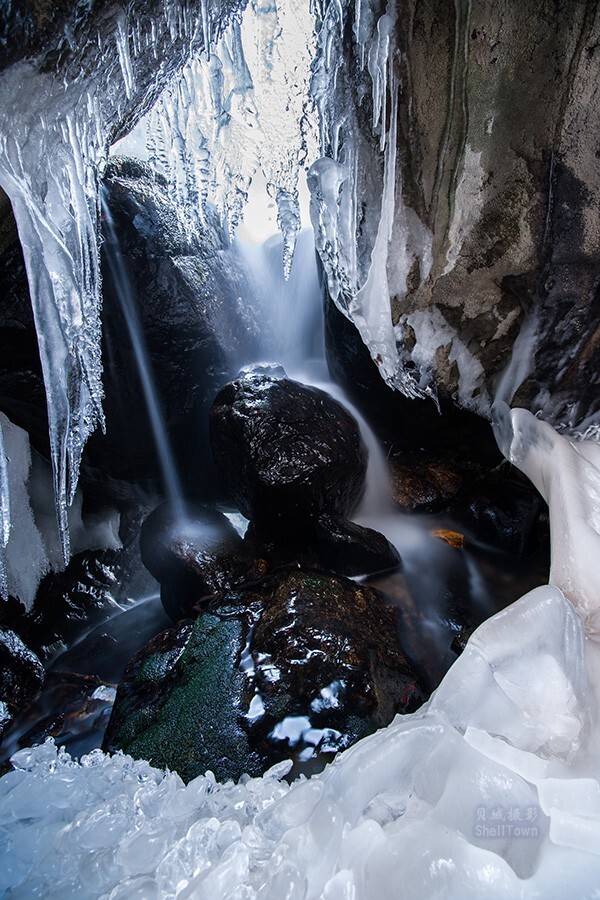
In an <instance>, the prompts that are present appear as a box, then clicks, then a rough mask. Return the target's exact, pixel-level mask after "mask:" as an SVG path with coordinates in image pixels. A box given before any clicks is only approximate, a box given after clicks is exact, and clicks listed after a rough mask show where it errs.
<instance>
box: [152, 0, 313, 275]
mask: <svg viewBox="0 0 600 900" xmlns="http://www.w3.org/2000/svg"><path fill="white" fill-rule="evenodd" d="M313 53H314V39H313V17H312V15H311V13H310V10H309V8H308V4H306V3H304V2H302V0H293V2H287V3H282V4H279V5H277V4H275V3H268V4H263V5H261V4H252V5H250V6H249V7H248V8H247V9H246V11H245V12H244V14H243V16H242V18H241V20H240V21H234V22H232V24H231V25H230V26H229V27H228V28H227V30H226V31H225V32H224V34H223V35H222V37H221V39H220V41H219V42H218V43H213V45H212V46H211V50H210V54H203V55H200V56H196V57H195V58H193V59H192V60H191V61H190V63H189V65H188V66H187V67H186V68H185V69H184V71H183V72H182V74H181V76H180V77H179V79H177V80H176V81H175V82H174V83H173V84H172V85H171V87H170V88H169V89H168V90H167V91H166V92H165V94H164V95H163V97H162V99H161V101H160V102H159V103H158V104H157V106H156V107H155V109H154V111H153V113H152V114H151V116H150V117H149V122H148V152H149V156H150V161H151V163H152V164H153V165H154V166H155V167H156V168H157V169H158V170H159V171H160V172H162V174H164V175H165V177H166V178H167V179H168V181H169V182H170V183H171V184H172V186H173V188H174V190H175V192H176V195H177V197H178V199H179V200H180V202H181V204H182V207H184V208H185V209H186V210H187V211H188V213H189V214H191V215H193V216H196V217H201V216H202V208H203V206H204V204H205V203H206V202H207V200H210V201H211V202H213V203H214V204H215V206H216V208H217V210H218V212H219V214H220V215H221V217H222V218H223V220H224V221H225V222H226V223H227V226H228V230H229V233H230V235H231V236H233V234H234V233H235V230H236V227H237V225H238V223H239V222H240V220H241V219H242V218H243V211H244V204H245V202H246V200H247V195H248V190H249V187H250V183H251V181H252V177H253V175H254V174H255V172H256V171H257V169H259V168H260V169H261V170H262V173H263V174H264V177H265V179H266V181H267V186H268V191H269V194H270V195H271V196H272V198H273V199H274V200H275V202H276V204H277V209H278V224H279V227H280V230H281V233H282V236H283V266H284V272H285V274H286V276H287V275H288V274H289V271H290V267H291V263H292V256H293V251H294V246H295V242H296V235H297V233H298V231H299V229H300V212H299V205H298V173H299V169H300V167H301V165H303V163H304V160H305V158H306V157H307V155H308V156H312V157H313V158H314V156H315V154H316V149H314V148H316V140H315V138H314V137H313V135H312V131H311V124H310V116H309V112H310V97H309V92H308V82H309V77H310V65H311V61H312V57H313ZM311 148H313V149H311Z"/></svg>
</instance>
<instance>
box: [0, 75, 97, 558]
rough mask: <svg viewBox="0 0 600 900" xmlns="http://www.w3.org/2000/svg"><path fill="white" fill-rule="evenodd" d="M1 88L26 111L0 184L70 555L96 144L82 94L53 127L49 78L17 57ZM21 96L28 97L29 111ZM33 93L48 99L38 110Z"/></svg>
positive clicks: (91, 363)
mask: <svg viewBox="0 0 600 900" xmlns="http://www.w3.org/2000/svg"><path fill="white" fill-rule="evenodd" d="M25 83H26V84H27V91H25V90H24V85H25ZM3 86H4V87H5V89H6V88H7V87H8V89H9V90H11V91H12V92H13V95H14V96H13V99H12V105H13V107H14V108H15V109H21V110H23V112H22V115H21V116H20V117H19V118H18V119H17V118H16V117H15V118H14V119H13V122H12V124H11V130H10V133H8V134H6V133H5V134H4V135H2V136H1V137H0V184H1V185H2V187H3V188H4V190H5V191H6V192H7V194H8V196H9V197H10V199H11V203H12V207H13V212H14V215H15V219H16V222H17V227H18V231H19V236H20V239H21V244H22V247H23V254H24V258H25V266H26V268H27V276H28V280H29V285H30V293H31V302H32V307H33V314H34V319H35V325H36V332H37V336H38V344H39V351H40V359H41V363H42V370H43V374H44V382H45V385H46V397H47V402H48V421H49V432H50V449H51V455H52V467H53V476H54V489H55V499H56V509H57V519H58V524H59V530H60V535H61V542H62V550H63V556H64V559H65V562H67V561H68V559H69V556H70V541H69V532H68V521H67V508H68V506H69V504H70V503H71V501H72V499H73V496H74V493H75V489H76V486H77V479H78V475H79V466H80V462H81V454H82V451H83V447H84V445H85V442H86V440H87V438H88V436H89V435H90V434H91V433H92V431H93V430H94V429H95V428H96V426H97V425H98V424H103V417H102V409H101V400H102V382H101V353H100V288H99V259H98V241H97V225H98V206H97V203H98V200H97V197H98V192H97V174H96V172H97V161H98V158H99V154H100V149H99V147H98V145H97V142H96V131H95V126H94V124H93V121H92V120H90V118H89V116H88V110H87V101H88V100H90V98H89V97H88V96H86V95H85V94H84V95H83V96H78V98H77V103H76V104H73V106H72V108H71V110H70V111H68V112H67V113H66V114H64V113H63V115H62V118H60V119H58V122H59V123H60V126H58V127H57V119H56V118H55V116H56V115H57V113H58V111H59V109H60V104H61V103H62V102H65V99H67V98H66V94H65V91H64V88H62V87H59V86H57V84H56V81H55V80H54V79H53V78H51V76H44V75H39V74H36V73H34V71H33V70H32V69H31V67H29V66H28V65H27V64H23V65H21V66H19V67H17V71H16V72H15V73H14V74H13V77H12V79H11V81H10V82H9V83H8V85H7V82H6V79H5V82H4V85H3ZM24 95H26V96H30V97H31V96H34V97H35V103H34V104H32V109H31V110H28V109H27V105H26V101H25V100H24V99H23V97H24ZM40 97H43V98H44V99H45V100H46V106H45V110H44V115H42V116H40V115H39V112H38V109H39V107H40V106H41V103H40ZM70 99H71V101H72V100H73V98H72V97H71V98H70ZM91 105H92V107H93V103H91Z"/></svg>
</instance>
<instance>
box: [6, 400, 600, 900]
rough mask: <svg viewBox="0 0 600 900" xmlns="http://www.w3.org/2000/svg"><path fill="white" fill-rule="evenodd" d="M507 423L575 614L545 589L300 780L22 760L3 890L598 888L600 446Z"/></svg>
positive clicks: (522, 421) (33, 757) (215, 897)
mask: <svg viewBox="0 0 600 900" xmlns="http://www.w3.org/2000/svg"><path fill="white" fill-rule="evenodd" d="M501 426H502V431H501V434H500V443H501V446H503V448H504V449H505V451H506V452H507V455H509V454H510V455H511V457H512V458H513V459H514V460H515V462H516V463H517V464H518V465H520V466H522V467H523V468H524V469H525V470H527V469H529V470H530V472H531V477H532V478H533V479H534V480H535V481H536V484H538V485H539V486H541V488H542V489H543V490H544V492H545V493H546V495H547V496H548V497H549V499H550V503H551V517H552V523H553V554H557V556H554V562H553V572H556V573H557V574H556V576H555V578H556V581H557V582H558V581H564V583H565V584H568V586H569V589H570V591H571V592H572V599H573V600H574V603H575V605H573V604H572V603H571V602H570V600H568V599H566V598H565V596H564V594H563V592H562V591H561V590H560V588H559V587H558V586H557V584H553V585H547V586H544V587H540V588H536V589H535V590H534V591H532V592H531V593H529V594H527V595H526V596H525V597H522V598H521V599H520V600H519V601H517V602H516V603H515V604H513V605H512V606H511V607H509V608H508V609H506V610H504V611H503V612H501V613H499V614H498V615H496V616H494V617H493V618H492V619H490V620H489V621H487V622H485V623H484V624H483V625H481V626H480V628H478V629H477V631H475V633H474V634H473V636H472V637H471V639H470V641H469V643H468V645H467V647H466V649H465V651H464V653H463V654H462V656H461V657H460V658H459V659H458V660H457V662H456V663H455V664H454V666H453V667H452V668H451V669H450V671H449V672H448V674H447V675H446V677H445V679H444V680H443V682H442V683H441V685H440V687H439V688H438V690H437V691H436V692H435V693H434V694H433V695H432V697H431V699H430V700H429V702H428V703H427V704H425V706H423V707H422V708H421V709H420V710H419V711H418V712H417V713H414V714H412V715H408V716H397V717H396V719H395V720H394V722H393V723H392V724H391V725H390V726H389V727H388V728H386V729H382V730H381V731H379V732H377V733H376V734H374V735H372V736H370V737H368V738H365V739H364V740H362V741H361V742H359V743H358V744H356V745H355V746H354V747H352V748H351V749H349V750H347V751H346V752H345V753H343V754H341V755H340V756H339V757H338V758H337V759H336V761H335V762H334V763H333V764H331V765H330V766H329V767H328V768H327V769H326V770H325V771H324V772H323V773H322V774H321V775H320V776H318V777H314V778H312V779H310V780H298V781H296V782H294V783H293V784H292V785H291V786H290V785H288V784H286V783H285V782H283V781H281V778H282V777H283V776H284V775H285V774H286V771H287V769H286V764H280V765H279V766H276V767H274V768H273V769H272V770H270V771H269V772H268V773H267V774H266V775H264V776H263V777H262V778H242V779H241V781H240V783H239V784H237V785H236V784H233V783H229V784H225V785H220V784H217V783H216V782H215V780H214V778H213V777H212V776H211V775H210V773H209V774H207V775H206V776H203V777H200V778H197V779H195V780H194V781H192V782H190V783H189V784H188V785H187V786H186V785H184V784H183V782H182V781H181V779H180V778H179V776H177V775H175V774H173V773H163V772H160V771H158V770H156V769H153V768H152V767H151V766H150V765H149V764H148V763H145V762H140V761H138V762H136V761H134V760H132V759H131V758H129V757H126V756H123V755H119V754H117V755H116V756H113V757H112V758H111V757H108V756H105V755H104V754H103V753H102V752H100V751H94V752H93V753H91V754H90V755H89V756H86V757H83V758H82V759H81V761H80V762H77V761H75V760H72V759H71V758H70V757H69V756H68V754H66V753H64V751H58V750H57V748H56V747H55V746H54V744H53V743H52V742H51V741H49V742H47V743H46V744H44V745H42V746H39V747H37V748H34V749H32V750H22V751H20V752H19V753H17V754H16V755H15V756H13V759H12V762H13V765H14V767H15V771H13V772H10V773H9V774H8V775H6V776H5V777H4V778H2V779H1V780H0V829H1V830H2V836H3V840H2V844H1V849H0V857H1V858H0V893H1V894H2V895H3V896H9V897H27V898H30V897H34V896H39V897H61V898H65V897H71V896H72V897H77V898H85V897H94V898H96V897H103V898H119V897H123V898H124V897H127V898H133V897H137V898H145V900H148V898H153V897H156V898H171V897H173V898H174V897H178V898H184V897H187V898H202V900H282V898H287V900H303V898H307V900H308V898H323V900H385V898H397V897H398V896H403V897H407V898H432V897H439V898H457V900H458V898H460V900H465V898H474V900H475V898H477V900H478V898H480V897H482V896H485V897H486V898H507V897H510V898H511V900H512V898H532V900H533V898H540V897H543V898H544V900H546V898H569V900H575V898H591V897H597V896H598V884H600V752H599V750H600V728H599V722H598V710H599V708H600V706H599V702H598V701H599V697H598V685H599V684H600V648H599V646H598V643H597V641H595V640H594V639H593V635H592V636H590V635H589V634H586V627H587V628H588V630H589V627H590V622H592V621H593V609H591V608H590V607H589V606H585V607H584V608H583V612H584V613H585V616H586V624H584V621H583V619H582V618H581V617H580V615H579V614H578V611H577V609H576V606H577V605H578V604H577V600H578V598H579V597H580V596H583V594H582V593H581V592H582V591H585V590H586V588H588V587H589V585H590V584H591V580H590V577H591V574H590V573H591V572H592V570H593V565H594V556H593V555H589V556H588V557H585V558H583V559H582V556H581V553H583V551H584V550H585V547H586V546H588V548H589V546H590V545H589V544H588V545H586V543H585V539H586V531H585V529H586V528H587V529H591V531H593V532H594V534H595V535H596V537H597V533H596V532H595V530H594V524H593V518H592V519H588V513H591V514H593V510H594V503H595V494H594V490H595V487H594V486H595V484H596V481H595V479H596V472H597V469H596V466H595V462H594V461H595V450H594V449H593V448H591V449H590V448H589V447H586V446H585V445H582V444H579V445H573V444H572V442H570V441H568V440H567V439H566V438H563V437H560V436H556V435H555V434H554V432H549V431H548V430H547V427H546V426H545V425H544V423H542V422H539V421H538V420H536V419H535V417H533V416H530V414H522V411H521V412H518V413H515V412H513V413H509V412H508V411H504V418H503V419H502V422H501ZM519 448H520V449H519ZM540 473H541V474H540ZM590 479H591V484H588V481H589V480H590ZM571 503H572V504H573V506H571V505H570V504H571ZM553 504H554V505H555V508H554V509H552V505H553ZM561 504H562V506H561ZM556 506H558V510H559V512H560V510H561V509H562V510H563V512H564V513H565V516H566V517H565V519H564V521H563V519H561V516H560V515H559V514H558V513H556ZM561 522H562V528H561ZM567 529H568V530H567ZM580 534H583V538H582V541H581V542H579V541H578V537H579V535H580ZM591 540H592V543H593V541H594V540H595V538H592V539H591ZM557 544H558V545H559V546H558V547H557ZM561 554H562V555H561ZM569 554H570V555H569ZM557 557H558V560H559V563H557V562H556V559H557ZM596 558H597V559H599V560H600V557H598V556H596ZM568 559H570V560H571V569H570V570H569V565H568ZM583 563H587V565H583ZM580 564H581V565H582V568H581V569H580V568H579V565H580ZM567 575H568V578H567ZM591 600H592V598H591V595H588V601H587V602H588V603H589V602H591Z"/></svg>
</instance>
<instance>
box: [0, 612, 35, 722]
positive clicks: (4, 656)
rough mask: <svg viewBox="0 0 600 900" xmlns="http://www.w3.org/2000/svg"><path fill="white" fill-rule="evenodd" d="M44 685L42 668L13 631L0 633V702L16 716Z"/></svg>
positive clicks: (1, 631) (33, 654) (0, 631)
mask: <svg viewBox="0 0 600 900" xmlns="http://www.w3.org/2000/svg"><path fill="white" fill-rule="evenodd" d="M43 683H44V667H43V666H42V664H41V662H40V660H39V659H38V657H37V656H36V655H35V653H33V651H32V650H30V649H29V647H27V646H26V645H25V644H24V643H23V641H22V640H21V638H20V637H19V636H18V635H16V634H15V633H14V631H9V630H4V629H3V630H0V700H3V701H4V702H5V703H6V705H7V706H8V709H9V711H11V712H12V713H15V712H17V711H20V710H22V709H24V708H25V707H26V706H27V705H28V704H29V703H31V701H32V700H33V698H34V697H35V696H36V694H37V693H38V691H39V690H40V688H41V686H42V684H43Z"/></svg>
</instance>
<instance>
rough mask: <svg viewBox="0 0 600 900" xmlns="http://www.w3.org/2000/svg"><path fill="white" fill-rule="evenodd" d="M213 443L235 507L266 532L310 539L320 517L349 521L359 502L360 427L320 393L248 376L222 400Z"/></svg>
mask: <svg viewBox="0 0 600 900" xmlns="http://www.w3.org/2000/svg"><path fill="white" fill-rule="evenodd" d="M210 438H211V443H212V448H213V454H214V457H215V462H216V464H217V468H218V471H219V475H220V477H221V479H222V481H223V484H224V486H225V488H226V490H227V492H228V494H229V496H230V498H231V500H232V501H233V502H234V503H235V504H236V505H237V506H238V508H239V509H240V511H241V512H242V513H243V515H245V516H246V517H247V518H249V519H252V520H253V521H254V522H255V523H256V524H257V526H258V527H259V530H260V531H261V532H264V533H272V534H273V535H274V536H276V537H277V538H279V537H282V536H283V535H285V534H286V533H287V534H298V535H299V534H303V533H306V531H307V530H310V528H311V526H312V523H313V522H314V520H315V519H316V518H318V516H319V515H320V514H321V513H323V512H327V513H329V514H330V515H334V516H342V517H345V516H347V515H349V514H350V513H351V512H352V510H353V509H354V508H355V507H356V505H357V504H358V502H359V500H360V498H361V496H362V493H363V490H364V479H365V473H366V467H367V453H366V450H365V448H364V446H363V443H362V440H361V437H360V432H359V429H358V425H357V423H356V422H355V420H354V419H353V417H352V416H351V415H350V414H349V413H348V412H347V411H346V410H345V409H344V407H343V406H341V404H339V403H338V402H337V401H336V400H333V399H332V398H331V397H330V396H329V395H328V394H326V393H324V392H323V391H321V390H318V389H317V388H313V387H307V386H305V385H303V384H299V383H298V382H295V381H290V380H289V379H284V378H282V379H275V378H271V377H267V376H264V375H256V374H249V375H245V376H244V377H242V378H240V379H238V380H237V381H234V382H232V383H231V384H228V385H226V386H225V387H224V388H223V389H222V390H221V391H220V393H219V394H218V396H217V398H216V400H215V402H214V404H213V407H212V409H211V412H210Z"/></svg>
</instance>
